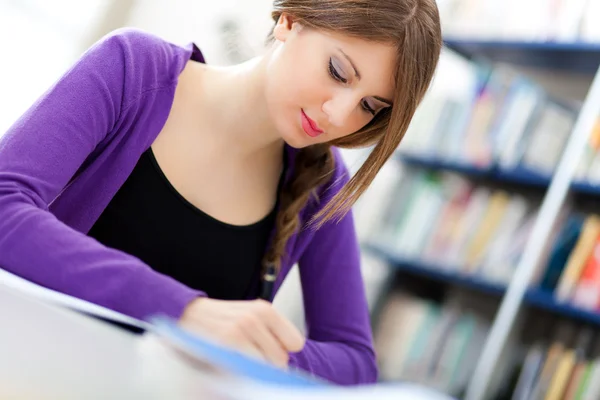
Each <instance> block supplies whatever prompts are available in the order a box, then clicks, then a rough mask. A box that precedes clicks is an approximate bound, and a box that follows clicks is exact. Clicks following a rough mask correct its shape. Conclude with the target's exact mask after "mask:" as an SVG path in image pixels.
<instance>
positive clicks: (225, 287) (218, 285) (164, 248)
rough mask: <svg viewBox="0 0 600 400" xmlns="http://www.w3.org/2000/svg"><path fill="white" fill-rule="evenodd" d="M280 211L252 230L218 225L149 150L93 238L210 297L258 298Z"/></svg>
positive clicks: (253, 226) (100, 220) (271, 214)
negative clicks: (173, 181)
mask: <svg viewBox="0 0 600 400" xmlns="http://www.w3.org/2000/svg"><path fill="white" fill-rule="evenodd" d="M282 176H283V174H282ZM279 185H281V180H280V183H279ZM278 193H279V190H278ZM276 209H277V207H275V208H274V209H273V210H272V211H271V212H270V213H269V215H267V216H266V217H265V218H263V219H262V220H260V221H258V222H256V223H254V224H252V225H245V226H236V225H229V224H226V223H223V222H221V221H219V220H216V219H215V218H213V217H211V216H209V215H208V214H205V213H204V212H202V211H201V210H200V209H198V208H196V207H195V206H194V205H192V204H191V203H190V202H188V201H187V200H186V199H185V198H183V196H181V195H180V194H179V192H177V190H176V189H175V188H174V187H173V186H172V185H171V183H170V182H169V181H168V179H167V177H166V176H165V175H164V174H163V172H162V170H161V169H160V166H159V165H158V163H157V162H156V159H155V157H154V154H153V152H152V149H148V150H147V151H146V152H144V153H143V154H142V156H141V158H140V160H139V161H138V163H137V165H136V166H135V168H134V170H133V172H132V173H131V175H130V176H129V177H128V179H127V181H126V182H125V183H124V184H123V186H122V187H121V188H120V189H119V191H118V192H117V193H116V194H115V196H114V197H113V199H112V200H111V201H110V203H109V204H108V206H107V207H106V209H105V210H104V211H103V213H102V215H101V216H100V218H99V219H98V220H97V221H96V223H95V224H94V226H93V227H92V229H91V230H90V232H89V233H88V235H89V236H91V237H93V238H95V239H97V240H98V241H99V242H101V243H103V244H104V245H106V246H108V247H111V248H115V249H118V250H121V251H124V252H126V253H128V254H131V255H133V256H135V257H137V258H139V259H141V260H142V261H143V262H145V263H146V264H148V265H149V266H150V267H152V268H153V269H154V270H156V271H158V272H160V273H162V274H165V275H168V276H171V277H173V278H174V279H176V280H178V281H179V282H181V283H183V284H185V285H187V286H189V287H191V288H194V289H197V290H202V291H204V292H206V293H207V294H208V296H209V297H211V298H215V299H223V300H242V299H246V298H247V297H248V296H251V297H254V296H255V295H256V294H255V293H250V291H253V290H256V292H257V293H258V286H257V285H254V283H256V282H257V281H258V280H259V279H260V272H261V260H262V257H263V254H264V252H265V250H266V246H267V244H268V240H269V236H270V234H271V230H272V228H273V226H274V222H275V212H276Z"/></svg>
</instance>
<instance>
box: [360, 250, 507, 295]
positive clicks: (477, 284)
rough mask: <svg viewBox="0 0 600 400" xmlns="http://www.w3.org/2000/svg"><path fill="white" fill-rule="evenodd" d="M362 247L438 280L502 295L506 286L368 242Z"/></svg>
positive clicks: (395, 264)
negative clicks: (411, 258) (398, 254)
mask: <svg viewBox="0 0 600 400" xmlns="http://www.w3.org/2000/svg"><path fill="white" fill-rule="evenodd" d="M363 248H364V249H365V250H367V251H369V252H371V253H373V254H376V255H378V256H381V257H382V258H384V259H386V260H387V261H389V262H390V264H392V266H393V267H394V268H395V269H397V270H399V271H403V272H408V273H412V274H414V275H419V276H422V277H425V278H428V279H432V280H435V281H439V282H447V283H452V284H455V285H458V286H463V287H468V288H471V289H475V290H477V291H480V292H483V293H488V294H493V295H502V294H503V293H504V292H505V291H506V287H505V286H504V285H502V284H497V283H493V282H490V281H487V280H485V279H483V278H480V277H478V276H476V275H475V276H474V275H470V274H461V273H458V272H456V270H453V269H451V268H448V269H446V270H444V269H442V268H441V267H440V266H438V265H433V264H429V263H425V262H422V261H416V260H408V259H404V258H402V257H399V256H397V255H395V254H393V253H392V251H390V250H388V249H385V248H384V247H383V246H379V245H375V244H373V243H368V244H364V245H363Z"/></svg>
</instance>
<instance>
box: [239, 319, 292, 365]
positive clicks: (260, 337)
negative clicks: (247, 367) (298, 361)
mask: <svg viewBox="0 0 600 400" xmlns="http://www.w3.org/2000/svg"><path fill="white" fill-rule="evenodd" d="M248 319H249V322H247V323H246V326H245V327H244V333H245V334H246V336H247V337H248V338H249V340H251V341H252V343H253V344H254V346H255V347H256V348H257V349H258V350H260V351H261V353H262V355H263V357H264V358H265V359H266V360H267V361H269V362H270V363H272V364H274V365H277V366H278V367H285V366H287V364H288V360H289V355H288V352H287V351H286V349H285V348H284V347H283V346H282V344H281V342H280V341H279V339H278V338H277V337H275V335H273V333H272V332H271V331H270V330H269V328H267V326H266V325H265V324H264V322H263V321H261V320H260V319H258V318H257V317H255V316H252V317H248Z"/></svg>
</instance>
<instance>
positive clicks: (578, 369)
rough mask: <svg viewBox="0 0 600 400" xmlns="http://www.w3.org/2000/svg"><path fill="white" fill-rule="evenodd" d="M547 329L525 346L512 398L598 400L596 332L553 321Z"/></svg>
mask: <svg viewBox="0 0 600 400" xmlns="http://www.w3.org/2000/svg"><path fill="white" fill-rule="evenodd" d="M549 332H551V333H550V334H548V333H545V334H541V335H539V336H538V337H537V338H536V339H535V340H534V341H533V343H529V345H528V346H527V347H528V350H527V351H526V353H525V356H524V357H523V359H522V362H521V364H522V367H521V368H520V372H519V376H518V380H517V384H516V385H515V388H514V391H513V394H512V399H513V400H529V399H545V400H556V399H590V400H591V399H597V398H598V396H599V395H600V390H599V389H600V386H599V385H598V384H596V383H595V379H596V378H597V377H600V375H599V373H600V372H598V370H599V367H600V363H599V360H600V358H599V357H600V354H599V352H598V347H599V338H598V336H597V333H596V331H595V330H594V329H592V328H590V327H587V326H583V327H578V326H575V325H573V324H571V323H569V322H565V321H556V322H555V326H553V327H552V329H550V330H549Z"/></svg>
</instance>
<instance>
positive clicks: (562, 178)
mask: <svg viewBox="0 0 600 400" xmlns="http://www.w3.org/2000/svg"><path fill="white" fill-rule="evenodd" d="M446 43H447V45H448V47H449V48H451V49H453V50H455V51H458V52H459V53H460V54H463V55H466V56H468V57H469V58H470V59H472V60H477V61H478V60H485V62H484V63H482V65H485V66H486V67H487V66H489V65H494V62H496V61H501V62H504V63H506V62H508V63H512V64H515V65H518V66H536V67H543V68H544V69H546V70H555V69H559V70H563V71H567V72H570V73H578V74H580V73H582V72H584V73H587V74H590V82H591V83H590V86H589V90H588V93H587V95H586V97H585V99H584V100H583V102H581V104H578V105H577V106H576V107H573V108H569V107H570V106H568V107H565V108H562V107H563V105H562V104H560V105H558V104H551V103H550V102H552V101H554V100H555V99H552V100H550V101H549V102H548V104H551V106H552V107H553V108H554V109H555V110H558V111H559V112H555V113H554V114H555V115H557V114H560V113H561V112H562V110H566V109H568V118H569V119H570V120H569V121H568V123H565V124H563V125H562V128H561V130H560V131H558V130H557V134H560V135H562V138H563V139H561V141H560V143H559V142H554V143H552V144H551V145H552V146H553V147H552V148H551V150H552V155H551V157H549V158H551V159H552V161H551V162H549V163H544V161H545V160H540V158H539V157H536V156H537V155H536V154H535V149H536V148H537V147H538V146H539V145H540V144H544V141H551V140H554V138H553V137H552V135H553V134H554V132H544V129H543V128H541V127H538V128H537V129H536V128H533V129H532V128H530V125H531V123H528V124H521V125H518V127H519V128H518V129H519V130H520V132H519V134H518V135H519V137H524V138H527V140H528V146H530V147H531V146H532V145H531V143H535V145H533V150H529V151H528V150H527V149H521V150H520V151H521V155H520V156H519V157H520V158H519V160H520V161H516V158H514V152H513V154H502V151H503V150H504V149H503V147H502V146H503V145H502V143H504V144H507V143H509V140H510V139H509V138H510V136H511V129H512V130H513V131H514V128H515V126H516V125H514V124H506V126H503V127H500V128H499V126H498V124H497V123H494V121H491V120H490V121H486V122H485V123H483V124H481V123H480V124H479V125H473V124H471V123H468V122H465V121H466V120H464V116H465V115H467V114H471V115H478V116H479V117H480V118H481V116H482V115H486V114H485V112H489V110H490V109H489V108H485V109H484V108H482V109H480V110H478V111H479V112H480V114H477V111H473V110H475V107H477V106H478V105H477V103H476V101H477V100H479V99H480V97H470V96H469V93H466V92H462V93H461V92H460V89H459V91H458V92H457V89H456V86H448V87H447V88H446V89H445V90H446V92H445V93H444V92H440V91H438V92H434V93H433V95H432V97H433V99H434V100H433V101H432V102H431V103H430V104H428V105H426V107H429V108H428V109H427V112H428V113H431V112H432V111H433V112H438V113H439V115H441V117H439V119H440V121H431V118H428V114H427V113H422V115H421V116H420V117H419V116H415V120H416V123H415V129H414V130H415V131H416V132H413V133H414V134H413V135H411V136H412V137H409V138H408V139H409V142H408V143H406V142H403V144H402V145H401V148H400V149H399V151H398V153H397V155H396V157H395V160H394V161H395V162H397V163H399V164H400V165H402V166H405V167H407V168H406V170H405V171H404V172H403V173H404V174H414V173H415V172H414V171H430V172H431V171H433V172H434V173H440V174H446V173H448V172H451V173H453V174H454V175H458V176H461V177H468V178H469V179H473V180H474V181H477V182H482V181H483V182H493V183H494V185H493V187H495V188H492V189H491V190H490V193H489V196H490V199H491V198H493V197H494V196H495V195H496V194H498V193H496V189H497V187H498V186H500V187H502V184H511V185H512V184H517V186H519V185H520V186H521V189H519V188H517V189H515V188H514V187H513V188H512V189H510V190H511V191H513V193H508V198H504V199H503V200H502V199H500V200H502V202H504V204H510V202H511V201H512V200H513V198H512V197H519V195H520V193H519V191H521V190H522V191H523V192H525V188H524V187H523V186H528V187H535V188H538V189H540V190H538V191H537V192H539V197H540V203H539V204H537V205H536V206H535V215H531V214H532V212H531V211H532V210H531V209H528V211H527V212H526V213H525V214H526V215H527V217H528V218H529V217H531V220H532V222H531V227H530V228H531V230H530V232H529V233H528V234H527V238H526V240H525V241H524V245H523V248H522V251H521V252H520V254H519V256H518V258H511V260H514V261H512V265H511V268H514V271H513V270H511V272H510V275H509V276H508V278H506V275H504V279H501V280H495V279H489V278H488V277H486V276H485V275H482V274H481V273H473V270H474V269H477V268H473V266H472V265H471V267H468V266H467V267H466V268H465V265H466V264H461V261H458V262H457V261H456V260H455V259H454V258H450V260H449V261H446V259H444V258H443V257H442V259H441V260H440V259H433V260H432V259H431V258H428V257H431V247H432V244H431V243H435V242H436V240H437V239H435V235H436V234H435V233H434V234H433V239H432V238H431V237H428V236H427V235H428V234H426V233H423V230H424V228H423V227H422V226H424V225H427V224H433V225H434V226H436V227H438V225H440V224H441V223H440V222H439V221H438V220H436V218H437V219H439V220H441V219H443V214H442V210H446V208H445V207H448V204H449V203H452V204H455V202H460V201H463V200H459V199H461V194H460V191H461V190H463V189H453V190H448V189H447V188H448V186H449V185H450V184H449V183H446V182H445V181H444V179H445V178H442V179H440V178H431V177H429V176H425V178H423V179H421V182H417V184H415V183H414V182H412V183H410V184H404V186H400V187H399V189H398V190H397V191H396V192H393V194H392V197H394V196H396V197H397V198H399V199H400V200H399V203H398V204H400V205H397V206H398V207H404V208H406V210H404V211H402V212H401V213H400V214H402V213H404V214H408V216H406V215H405V216H399V214H398V213H396V214H393V215H387V216H386V218H387V221H386V223H387V224H388V225H389V223H390V221H404V222H403V224H404V225H408V226H409V227H410V229H407V228H406V227H400V228H399V227H398V226H395V225H394V226H393V229H391V231H390V232H395V234H396V235H397V236H398V237H392V238H391V239H390V237H389V236H390V234H389V233H388V231H389V228H388V231H386V230H384V231H383V232H384V233H383V235H382V237H378V238H377V239H378V240H379V241H378V242H369V243H365V244H364V248H365V250H366V251H368V252H370V253H372V254H375V255H377V256H378V257H380V258H381V259H384V260H386V261H387V262H388V264H389V265H391V266H392V267H393V268H394V269H395V270H396V271H397V272H398V273H402V274H411V275H415V276H419V277H421V278H425V279H429V280H434V281H437V282H443V283H447V284H448V285H453V286H456V287H459V288H461V287H462V288H468V289H471V290H474V291H476V292H479V293H482V294H485V295H490V296H494V297H496V298H499V299H500V306H499V307H498V309H497V312H496V313H495V316H494V319H493V322H492V323H491V325H490V329H489V332H488V334H487V336H486V339H485V343H484V345H483V346H482V349H481V351H480V352H479V354H478V356H477V359H476V361H475V363H476V365H475V368H474V370H473V371H474V372H473V374H472V376H471V377H470V379H469V383H468V385H467V390H466V394H465V395H464V397H461V398H464V399H466V400H484V399H489V398H492V397H491V394H492V393H497V390H498V389H499V384H498V380H499V378H498V374H499V373H498V371H499V370H502V367H500V366H501V365H502V363H504V360H503V357H504V356H505V355H506V349H507V346H508V345H509V343H511V342H512V340H513V336H514V335H515V331H516V330H518V329H520V326H522V325H521V322H522V321H520V315H519V314H520V311H521V310H523V309H526V308H533V309H538V310H545V311H547V312H549V313H551V314H553V315H556V316H560V317H565V318H566V319H570V320H573V321H577V322H578V323H584V324H591V325H593V326H595V327H598V326H600V313H596V312H592V311H587V310H585V309H583V308H580V307H577V306H575V305H573V303H569V302H564V301H558V300H557V298H556V295H555V294H554V293H553V292H552V291H550V290H545V289H542V288H540V287H539V286H538V285H532V282H535V281H536V280H535V279H536V273H538V272H539V270H538V268H539V265H540V263H543V262H544V255H545V254H546V253H547V252H548V248H547V246H548V243H553V242H552V241H553V240H556V237H553V236H552V232H553V229H554V228H555V227H556V225H555V224H556V223H557V221H559V218H560V216H561V212H562V211H563V207H565V204H566V203H567V199H568V198H569V197H570V196H569V194H571V193H573V194H575V193H577V194H582V193H584V194H586V195H591V196H599V197H600V181H598V180H597V179H596V178H595V177H594V176H593V174H588V172H587V171H592V172H593V170H594V169H597V168H600V164H594V163H591V164H589V165H590V166H589V167H586V173H585V174H584V175H581V173H580V171H579V169H580V166H579V165H580V164H581V163H582V160H583V159H585V157H587V156H588V155H589V154H588V153H589V152H590V151H597V150H590V137H591V136H593V135H592V134H591V132H594V129H595V127H597V126H598V124H599V122H598V121H599V120H598V116H599V115H600V70H599V71H596V73H595V74H593V72H594V71H595V69H598V67H599V65H600V43H598V44H591V43H588V44H585V43H570V44H569V43H532V42H510V41H504V42H500V41H467V40H454V39H451V40H446ZM490 61H491V62H490ZM455 72H456V71H454V73H455ZM501 72H502V73H501V74H497V75H496V78H498V77H500V78H501V79H496V80H495V82H494V85H493V86H492V87H491V89H490V90H489V93H488V94H489V97H487V98H484V100H485V101H484V102H483V103H482V104H483V105H482V106H481V107H489V105H490V104H492V102H496V103H499V102H500V104H503V103H501V102H504V101H505V99H507V98H508V99H510V98H511V96H512V97H513V98H514V97H515V93H518V91H519V90H520V91H521V93H520V94H522V95H523V96H525V95H531V94H532V93H535V96H538V92H539V91H538V90H537V89H536V88H534V89H531V88H532V87H533V86H532V85H531V84H530V82H526V83H525V84H524V85H523V84H522V82H519V83H518V84H514V85H513V84H512V83H511V84H509V85H505V86H507V87H509V89H506V90H505V89H504V88H502V86H503V85H504V83H506V82H503V81H502V79H504V77H506V76H512V75H513V74H512V72H510V73H508V74H505V72H506V71H501ZM478 74H479V71H476V72H474V73H473V74H472V75H478ZM449 75H450V77H451V78H452V74H449ZM467 75H468V74H466V75H460V74H458V78H456V79H455V81H460V80H461V79H460V78H461V77H464V76H467ZM488 76H494V73H493V72H492V73H491V74H490V75H488ZM451 78H450V79H451ZM486 79H487V78H486ZM510 79H513V78H512V77H511V78H510ZM488 81H491V79H489V80H488ZM511 85H512V86H511ZM498 88H500V89H501V90H500V89H498ZM469 90H471V91H472V92H474V93H478V96H481V93H482V90H481V86H478V85H477V83H473V82H471V83H470V89H469ZM501 92H502V94H501V95H498V94H499V93H501ZM457 93H458V94H457ZM506 93H508V94H506ZM445 95H447V96H448V99H449V100H450V101H446V100H448V99H445V98H444V96H445ZM532 97H534V96H532ZM539 98H543V99H544V100H543V101H546V100H547V99H548V97H546V96H544V95H542V96H539ZM490 99H491V100H490ZM473 104H475V105H473ZM469 106H470V107H472V109H471V111H469V110H467V112H466V113H465V108H467V107H469ZM536 107H537V106H536ZM503 108H506V107H505V106H501V107H500V110H495V109H494V110H493V112H494V113H496V114H498V115H500V117H499V118H498V119H499V120H501V119H504V120H507V119H509V118H510V117H511V116H515V115H517V114H515V110H518V109H520V108H521V107H518V106H517V107H514V106H513V107H512V110H510V107H509V108H508V109H507V110H503ZM532 109H533V108H532ZM482 110H483V111H485V112H484V113H481V111H482ZM532 115H533V114H532ZM538 115H539V114H538ZM565 115H567V114H566V113H565ZM461 118H463V120H462V122H461V123H458V124H456V123H455V122H454V121H456V120H459V119H461ZM532 118H533V117H532ZM535 118H538V117H535ZM535 118H533V119H534V120H535ZM564 120H565V119H563V121H564ZM479 122H481V120H479ZM546 122H547V121H546ZM555 122H556V120H554V122H553V123H546V124H539V125H542V126H545V127H546V128H548V127H550V128H553V127H554V126H557V125H559V124H556V123H555ZM461 124H462V125H461ZM534 125H535V124H534ZM481 126H483V127H485V129H486V130H487V131H486V132H484V133H483V134H482V133H481V132H479V131H481V129H478V128H480V127H481ZM526 126H527V127H526ZM447 131H448V132H450V133H449V134H448V135H446V132H447ZM465 131H466V132H467V133H463V132H465ZM527 131H529V132H531V131H533V132H534V133H527ZM417 132H418V133H417ZM498 132H502V134H503V135H504V142H500V143H501V144H500V145H499V146H497V148H494V147H493V143H494V141H495V140H497V138H498V137H500V136H502V135H499V134H498ZM488 133H489V134H488ZM534 135H539V136H540V137H539V138H537V140H534V139H533V137H534ZM444 136H450V138H447V137H444ZM540 138H543V139H540ZM468 140H473V142H474V143H476V144H477V145H481V146H480V147H478V148H474V147H473V146H472V145H470V144H467V145H465V146H463V144H464V143H466V142H467V141H468ZM452 143H459V145H458V146H459V147H461V148H457V147H456V146H454V147H452V145H451V144H452ZM449 144H450V146H449ZM462 147H464V148H462ZM592 147H593V146H592ZM448 148H450V150H449V149H448ZM514 148H516V147H514ZM465 150H466V152H465ZM541 152H544V150H542V151H541ZM597 154H600V153H597ZM503 156H506V157H505V158H503ZM511 156H512V157H513V158H512V159H511ZM528 157H529V158H528ZM505 160H509V161H510V162H503V161H505ZM598 160H600V157H599V158H598ZM407 171H408V172H407ZM416 174H422V172H416ZM423 175H425V174H423ZM582 176H583V178H582ZM451 179H454V178H451ZM417 180H418V179H417ZM436 185H437V186H436ZM454 185H456V186H460V185H463V184H462V183H460V184H457V183H454ZM513 186H514V185H513ZM500 191H502V189H501V190H500ZM515 191H516V192H515ZM414 192H416V193H417V194H416V195H415V194H413V193H414ZM444 202H446V203H444ZM415 203H416V204H418V207H419V208H415V207H417V206H416V205H415ZM452 207H454V206H452ZM506 207H508V206H506ZM517 208H518V207H517ZM425 209H427V210H428V211H427V212H430V213H431V212H433V215H434V217H426V218H424V219H419V218H411V214H415V213H416V212H417V211H419V212H420V211H422V210H425ZM432 210H434V211H432ZM435 210H438V211H435ZM423 212H424V213H425V211H423ZM521 212H522V210H521ZM462 218H466V217H462ZM471 221H472V222H476V223H477V224H479V223H480V221H479V220H477V219H474V220H471ZM394 223H395V222H392V223H391V224H392V225H393V224H394ZM495 223H496V224H497V226H501V225H500V224H502V222H498V221H496V222H495ZM440 226H443V225H440ZM432 229H433V228H432ZM473 229H475V227H473ZM392 236H393V234H392ZM476 236H477V235H475V237H476ZM415 237H418V238H419V239H415ZM424 238H425V239H424ZM445 239H447V238H445ZM415 240H417V241H420V242H421V244H417V245H415V244H414V241H415ZM471 240H474V239H471ZM407 244H409V246H408V249H406V248H405V247H404V246H405V245H407ZM416 248H419V250H415V249H416ZM399 249H403V252H398V251H397V250H399ZM420 251H423V252H424V255H425V257H421V255H422V254H420V253H419V252H420ZM434 253H435V251H434ZM450 254H453V253H450ZM462 257H463V258H464V257H465V256H462ZM466 257H467V259H468V258H469V257H471V260H470V261H469V263H471V264H473V257H475V259H477V257H480V259H479V260H481V257H482V256H481V255H476V256H473V253H472V254H471V255H470V256H469V255H467V256H466ZM458 260H461V258H460V257H459V258H458ZM495 261H498V259H497V258H496V259H495ZM492 264H493V263H492ZM501 264H502V266H503V267H504V265H505V264H507V262H506V260H502V263H501ZM544 265H546V264H544ZM496 272H497V271H496ZM501 275H502V274H501ZM537 283H538V284H539V281H538V282H537Z"/></svg>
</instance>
